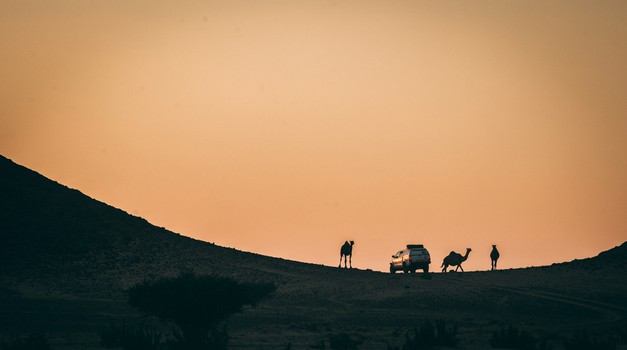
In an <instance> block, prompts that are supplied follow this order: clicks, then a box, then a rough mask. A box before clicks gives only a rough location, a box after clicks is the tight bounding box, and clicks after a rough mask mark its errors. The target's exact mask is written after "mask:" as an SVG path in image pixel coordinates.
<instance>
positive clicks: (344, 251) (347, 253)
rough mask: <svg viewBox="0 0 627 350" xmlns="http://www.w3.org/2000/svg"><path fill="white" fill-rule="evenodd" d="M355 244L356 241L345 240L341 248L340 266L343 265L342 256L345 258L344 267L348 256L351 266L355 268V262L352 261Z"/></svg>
mask: <svg viewBox="0 0 627 350" xmlns="http://www.w3.org/2000/svg"><path fill="white" fill-rule="evenodd" d="M353 244H355V242H353V241H350V242H349V241H346V242H344V244H343V245H342V248H340V265H339V266H338V267H342V257H343V258H344V268H346V258H347V257H348V263H349V265H350V267H351V269H352V268H353V262H352V258H353Z"/></svg>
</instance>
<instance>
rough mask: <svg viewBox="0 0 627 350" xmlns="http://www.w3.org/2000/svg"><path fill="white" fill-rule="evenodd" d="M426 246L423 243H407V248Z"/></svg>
mask: <svg viewBox="0 0 627 350" xmlns="http://www.w3.org/2000/svg"><path fill="white" fill-rule="evenodd" d="M424 247H425V246H423V245H422V244H408V245H407V249H414V248H424Z"/></svg>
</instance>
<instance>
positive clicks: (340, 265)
mask: <svg viewBox="0 0 627 350" xmlns="http://www.w3.org/2000/svg"><path fill="white" fill-rule="evenodd" d="M337 267H342V254H340V264H339V265H337Z"/></svg>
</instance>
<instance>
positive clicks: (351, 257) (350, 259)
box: [348, 254, 353, 269]
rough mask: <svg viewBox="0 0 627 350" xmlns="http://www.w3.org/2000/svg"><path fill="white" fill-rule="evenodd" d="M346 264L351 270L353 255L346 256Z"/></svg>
mask: <svg viewBox="0 0 627 350" xmlns="http://www.w3.org/2000/svg"><path fill="white" fill-rule="evenodd" d="M348 263H349V264H350V267H351V269H352V268H353V254H351V255H349V256H348Z"/></svg>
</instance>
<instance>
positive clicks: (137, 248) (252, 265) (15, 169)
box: [0, 156, 306, 295]
mask: <svg viewBox="0 0 627 350" xmlns="http://www.w3.org/2000/svg"><path fill="white" fill-rule="evenodd" d="M0 193H2V196H1V197H0V273H1V274H2V276H4V277H5V278H7V277H10V276H13V277H14V278H16V279H18V280H21V281H22V282H25V280H26V279H30V280H31V281H33V282H34V281H36V283H33V286H34V288H42V289H43V290H45V291H47V292H49V291H51V290H58V292H60V293H67V292H68V291H69V290H75V291H76V290H84V291H85V293H86V294H89V295H93V294H94V293H96V294H97V293H98V291H102V290H103V288H102V287H103V286H107V288H108V289H115V290H120V291H121V290H123V288H126V287H128V286H130V285H132V284H133V283H137V282H138V281H140V280H142V279H143V278H145V277H146V276H160V275H166V276H171V275H174V274H176V273H178V272H179V271H182V270H186V269H194V270H196V271H199V272H202V273H211V274H220V275H227V276H234V277H237V278H239V279H248V280H268V279H270V280H273V281H274V280H281V279H282V277H281V274H277V273H276V271H277V270H276V269H277V267H279V266H283V269H282V270H281V271H282V273H285V271H286V266H290V267H291V268H304V267H305V265H306V264H302V263H297V262H292V261H285V260H283V259H277V258H270V257H266V256H262V255H258V254H253V253H246V252H241V251H237V250H235V249H231V248H224V247H219V246H216V245H214V244H210V243H207V242H202V241H199V240H195V239H192V238H189V237H185V236H181V235H179V234H177V233H173V232H171V231H168V230H166V229H164V228H160V227H156V226H154V225H151V224H150V223H148V222H147V221H146V220H144V219H142V218H140V217H136V216H133V215H130V214H128V213H126V212H125V211H123V210H120V209H117V208H114V207H112V206H109V205H107V204H105V203H103V202H100V201H98V200H95V199H93V198H90V197H88V196H87V195H85V194H83V193H81V192H80V191H78V190H75V189H71V188H68V187H66V186H64V185H62V184H59V183H57V182H55V181H52V180H50V179H48V178H46V177H44V176H42V175H40V174H39V173H37V172H35V171H32V170H30V169H28V168H25V167H23V166H21V165H18V164H16V163H14V162H13V161H11V160H9V159H7V158H5V157H3V156H0ZM59 274H63V275H64V276H66V277H67V278H65V279H64V281H58V280H57V278H56V277H58V276H59ZM77 285H79V286H80V287H77ZM113 287H115V288H113Z"/></svg>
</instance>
